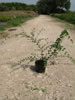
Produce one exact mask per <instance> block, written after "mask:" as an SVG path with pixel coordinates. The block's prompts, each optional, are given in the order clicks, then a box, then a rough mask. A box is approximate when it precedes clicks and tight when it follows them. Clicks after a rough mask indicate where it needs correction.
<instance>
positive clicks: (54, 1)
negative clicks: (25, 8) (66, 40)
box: [37, 0, 71, 14]
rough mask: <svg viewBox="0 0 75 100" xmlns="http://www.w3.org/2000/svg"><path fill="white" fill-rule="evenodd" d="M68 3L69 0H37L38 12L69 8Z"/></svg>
mask: <svg viewBox="0 0 75 100" xmlns="http://www.w3.org/2000/svg"><path fill="white" fill-rule="evenodd" d="M70 4H71V3H70V0H39V1H38V2H37V8H38V12H39V13H42V14H49V13H56V12H59V11H60V12H61V11H64V9H65V10H69V8H70Z"/></svg>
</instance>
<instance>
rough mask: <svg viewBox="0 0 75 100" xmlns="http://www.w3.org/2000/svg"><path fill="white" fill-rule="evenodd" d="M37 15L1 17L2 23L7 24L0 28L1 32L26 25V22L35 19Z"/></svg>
mask: <svg viewBox="0 0 75 100" xmlns="http://www.w3.org/2000/svg"><path fill="white" fill-rule="evenodd" d="M36 15H37V14H35V15H33V14H27V13H25V14H23V15H22V14H19V15H13V16H10V15H9V16H8V15H7V16H3V15H2V16H1V15H0V22H6V24H5V25H2V26H0V31H3V30H5V29H6V28H8V27H16V26H19V25H21V24H22V23H24V22H25V21H27V20H29V19H31V18H33V17H35V16H36Z"/></svg>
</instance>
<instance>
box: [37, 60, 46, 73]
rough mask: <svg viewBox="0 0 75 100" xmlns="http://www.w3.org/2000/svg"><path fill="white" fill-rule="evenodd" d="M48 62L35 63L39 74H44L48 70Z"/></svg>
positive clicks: (39, 61)
mask: <svg viewBox="0 0 75 100" xmlns="http://www.w3.org/2000/svg"><path fill="white" fill-rule="evenodd" d="M46 65H47V61H46V60H41V59H40V60H37V61H35V70H36V72H38V73H44V72H45V70H46Z"/></svg>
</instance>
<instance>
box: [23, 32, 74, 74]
mask: <svg viewBox="0 0 75 100" xmlns="http://www.w3.org/2000/svg"><path fill="white" fill-rule="evenodd" d="M22 35H23V36H25V37H26V38H27V39H28V40H30V41H32V42H33V43H34V44H36V46H37V47H38V51H39V52H40V54H39V56H38V55H36V54H34V55H33V54H32V55H31V56H30V57H27V58H25V59H24V60H30V62H32V61H35V71H36V72H38V73H44V72H45V70H46V66H47V63H48V60H50V61H51V63H52V64H53V62H54V59H55V58H56V57H57V56H58V54H59V52H60V51H63V52H64V54H65V55H66V56H67V57H68V58H70V59H71V60H74V59H73V58H72V57H71V56H70V54H69V53H68V52H67V51H66V48H65V47H64V46H63V45H62V42H63V39H64V38H65V37H68V39H69V40H70V41H71V42H72V43H73V40H72V39H71V38H70V35H69V33H68V32H67V30H64V31H62V32H61V34H60V36H59V37H58V38H57V39H56V41H55V42H54V43H52V44H50V43H49V42H48V41H47V40H48V39H46V38H41V39H40V38H38V36H39V34H37V36H35V35H34V32H31V33H30V35H27V34H26V33H24V34H23V33H22ZM43 41H45V43H43ZM41 42H42V43H43V44H42V43H41ZM36 53H37V52H36ZM22 61H23V60H22Z"/></svg>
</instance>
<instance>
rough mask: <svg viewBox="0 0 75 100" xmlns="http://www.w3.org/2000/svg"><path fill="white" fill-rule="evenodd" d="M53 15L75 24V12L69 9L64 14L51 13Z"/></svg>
mask: <svg viewBox="0 0 75 100" xmlns="http://www.w3.org/2000/svg"><path fill="white" fill-rule="evenodd" d="M51 16H52V17H56V18H59V19H61V20H64V21H66V22H69V23H70V24H74V25H75V12H71V11H69V12H66V13H63V14H51Z"/></svg>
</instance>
